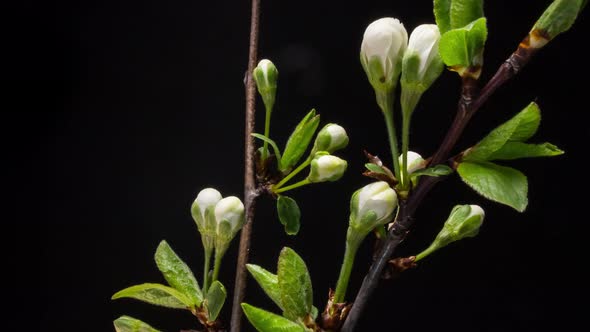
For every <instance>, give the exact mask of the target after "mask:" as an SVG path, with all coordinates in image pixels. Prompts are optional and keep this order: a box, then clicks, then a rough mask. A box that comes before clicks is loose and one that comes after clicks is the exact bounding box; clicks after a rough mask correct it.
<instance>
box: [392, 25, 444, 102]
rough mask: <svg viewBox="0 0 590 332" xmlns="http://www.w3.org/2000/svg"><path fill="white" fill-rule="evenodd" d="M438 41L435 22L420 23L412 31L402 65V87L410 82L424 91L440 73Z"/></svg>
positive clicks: (441, 68)
mask: <svg viewBox="0 0 590 332" xmlns="http://www.w3.org/2000/svg"><path fill="white" fill-rule="evenodd" d="M439 41H440V32H439V30H438V27H437V26H436V24H422V25H419V26H418V27H416V28H415V29H414V31H412V34H411V35H410V41H409V42H408V49H407V50H406V53H405V54H404V60H403V65H402V88H403V87H404V84H412V85H415V86H416V88H418V89H420V92H424V91H425V90H426V89H428V87H430V85H431V84H432V83H433V82H434V81H435V80H436V79H437V78H438V76H439V75H440V74H441V73H442V70H443V62H442V59H441V58H440V55H439V53H438V43H439Z"/></svg>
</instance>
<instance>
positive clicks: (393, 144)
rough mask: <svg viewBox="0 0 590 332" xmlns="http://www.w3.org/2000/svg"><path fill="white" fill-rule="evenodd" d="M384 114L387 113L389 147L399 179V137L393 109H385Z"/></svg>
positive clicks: (394, 172)
mask: <svg viewBox="0 0 590 332" xmlns="http://www.w3.org/2000/svg"><path fill="white" fill-rule="evenodd" d="M383 115H385V125H386V126H387V135H388V136H389V147H390V148H391V157H392V158H393V174H394V175H395V178H396V179H398V180H399V179H400V168H399V151H398V149H397V137H396V134H395V125H394V122H393V110H391V109H390V110H383Z"/></svg>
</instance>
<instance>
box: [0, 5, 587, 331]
mask: <svg viewBox="0 0 590 332" xmlns="http://www.w3.org/2000/svg"><path fill="white" fill-rule="evenodd" d="M548 2H549V1H535V2H532V1H519V2H517V1H488V2H487V3H486V8H485V11H486V16H487V17H488V28H489V38H488V43H487V47H486V56H485V67H484V72H483V75H482V80H484V81H485V80H487V79H489V78H490V77H491V75H492V74H493V72H494V71H495V68H497V67H498V66H499V65H500V64H501V63H502V61H503V60H504V59H505V58H506V57H507V56H508V55H509V54H510V53H511V52H512V51H513V50H514V49H515V47H516V45H517V44H518V42H519V41H520V40H521V39H522V37H523V36H525V35H526V33H527V32H528V30H529V29H530V27H531V26H532V24H533V23H534V21H535V20H536V18H537V17H538V15H539V14H540V13H541V12H542V10H543V8H544V6H546V4H547V3H548ZM249 10H250V7H249V3H248V1H240V2H237V1H208V2H201V1H194V0H193V1H169V2H166V1H124V2H118V1H109V0H105V1H84V2H60V3H59V4H55V3H50V2H44V3H36V2H31V1H28V2H27V1H24V2H21V3H20V5H19V6H18V8H17V7H14V8H11V10H10V11H7V13H6V14H7V16H9V20H8V21H7V22H8V24H7V26H6V29H4V30H5V34H6V38H4V43H5V46H6V49H5V53H6V54H8V55H9V57H10V60H9V61H7V62H6V63H5V71H4V72H5V74H4V75H3V80H4V81H5V83H8V84H7V86H8V88H7V89H5V93H6V96H7V98H6V100H7V101H13V102H14V103H11V104H12V106H10V107H7V108H6V109H5V111H6V112H5V117H4V121H3V124H4V126H3V127H4V130H3V135H4V136H5V137H4V140H3V141H4V143H5V145H6V148H5V149H4V150H5V156H6V157H5V158H6V159H5V165H7V166H8V171H7V172H6V173H5V175H6V176H7V179H6V182H5V183H6V187H5V188H6V189H7V191H8V192H9V193H10V195H9V196H10V197H11V198H12V199H13V200H14V201H13V203H11V204H9V206H8V207H7V211H8V212H9V214H8V215H9V218H8V219H7V220H6V224H7V228H6V231H5V233H4V234H5V238H6V241H7V242H10V241H11V240H15V242H16V247H12V248H11V249H10V250H5V257H6V264H9V265H8V266H9V268H8V269H7V270H6V271H7V273H6V275H5V276H6V277H8V278H9V284H8V285H9V286H8V288H9V290H10V291H15V293H16V294H18V295H16V296H14V297H13V298H14V299H15V307H17V308H18V309H17V311H18V312H22V313H23V315H24V319H19V320H16V316H15V317H12V318H9V320H13V319H14V321H15V322H17V326H19V327H25V329H27V330H35V329H36V330H41V331H112V330H113V329H112V323H111V322H112V320H113V319H115V318H116V317H118V316H120V315H122V314H128V315H132V316H135V317H138V318H141V319H143V320H145V321H147V322H149V323H151V324H152V325H154V326H155V327H158V328H160V329H163V330H165V331H177V330H179V329H180V328H196V327H197V325H196V320H195V319H193V318H192V316H191V315H190V314H188V313H186V312H178V311H173V310H169V309H165V308H155V307H151V306H149V305H147V304H144V303H139V302H134V301H132V300H117V301H111V300H110V296H111V295H112V294H113V293H114V292H116V291H117V290H119V289H121V288H124V287H127V286H129V285H132V284H135V283H142V282H148V281H150V282H163V279H162V277H161V276H160V274H159V272H158V271H157V268H156V267H155V265H154V263H153V252H154V250H155V248H156V246H157V244H158V243H159V241H160V240H162V239H166V240H167V241H168V242H169V243H170V244H171V245H172V247H173V248H174V249H175V250H176V251H177V253H178V254H179V255H180V256H181V257H183V258H184V259H185V260H186V261H187V263H188V264H190V265H191V266H192V267H193V268H194V270H195V273H196V275H197V276H198V277H199V278H200V274H201V264H202V249H201V245H200V242H199V236H198V233H197V231H196V227H195V225H194V223H193V221H192V219H191V217H190V214H189V207H190V204H191V202H192V200H193V199H194V198H195V197H196V194H197V193H198V192H199V190H201V189H202V188H205V187H209V186H213V187H215V188H217V189H219V190H220V191H221V192H222V194H223V195H224V196H227V195H237V196H240V197H241V196H242V183H243V159H244V156H243V132H244V129H243V127H244V126H243V110H244V89H243V83H242V80H243V76H244V71H245V70H246V65H247V45H248V37H249V15H250V11H249ZM261 10H262V21H261V34H260V49H259V50H260V51H259V54H260V57H261V58H270V59H272V60H273V61H274V62H275V64H276V65H277V67H278V69H279V71H280V81H279V90H278V99H277V107H276V109H275V112H274V114H273V115H274V117H273V126H272V131H271V135H272V136H273V138H275V140H277V141H278V142H279V144H280V145H283V144H284V142H285V141H286V138H287V136H288V133H289V130H290V129H292V128H293V127H294V126H295V124H296V123H297V121H298V119H300V118H301V117H302V116H303V115H304V114H305V113H306V112H307V111H309V110H310V109H311V108H316V109H317V110H318V112H319V113H320V114H321V116H322V123H328V122H337V123H339V124H341V125H343V126H344V127H345V128H346V129H347V130H348V133H349V136H350V139H351V143H350V145H349V146H348V147H347V148H346V149H345V150H344V151H341V152H339V155H340V156H341V157H343V158H345V159H347V160H348V161H349V170H348V172H347V173H346V175H345V177H344V178H343V180H341V181H340V182H337V183H327V184H320V185H314V186H309V187H305V188H301V189H297V190H295V191H293V192H292V193H291V194H290V195H291V196H292V197H294V198H296V199H297V200H298V201H299V203H300V206H301V208H302V211H303V224H302V229H301V232H300V234H299V235H298V236H296V237H289V236H286V235H284V233H283V231H282V227H281V226H280V224H279V223H278V221H277V218H276V216H275V213H274V210H273V201H272V200H270V199H269V198H267V197H265V198H262V199H261V200H260V201H259V204H258V210H257V217H256V220H255V225H254V235H253V247H252V251H251V262H254V263H256V264H259V265H262V266H264V267H266V268H268V269H270V270H272V271H274V270H275V268H276V259H277V256H278V253H279V251H280V249H281V248H282V247H283V246H289V247H292V248H294V249H295V250H296V251H297V252H298V253H299V254H300V255H301V256H302V257H303V258H304V259H305V260H306V261H307V264H308V267H309V270H310V273H311V276H312V279H313V282H314V290H315V292H314V303H315V305H316V306H318V307H320V308H323V306H324V305H325V301H326V296H327V291H328V288H329V287H334V284H335V282H336V278H337V275H338V271H339V265H340V263H341V259H342V254H343V246H344V237H345V232H346V226H347V222H348V212H349V208H348V202H349V198H350V194H351V193H352V192H353V191H354V190H355V189H357V188H359V187H360V186H362V185H364V184H366V183H368V182H369V180H368V179H366V178H364V177H363V176H361V175H360V173H361V172H362V169H363V167H362V165H363V163H364V158H363V154H362V151H363V149H368V150H369V151H371V152H373V153H375V154H379V155H381V156H383V158H384V159H385V160H386V161H388V162H389V158H387V156H388V147H387V144H386V131H385V126H384V124H383V122H382V117H381V114H380V112H379V111H378V109H377V107H376V105H375V103H374V96H373V91H372V88H371V87H370V85H369V84H368V82H367V80H366V78H365V76H364V73H363V71H362V68H361V66H360V64H359V61H358V50H359V46H360V42H361V38H362V33H363V31H364V29H365V27H366V26H367V24H369V23H370V22H371V21H373V20H375V19H377V18H380V17H384V16H394V17H398V18H400V19H401V20H402V21H403V23H404V24H405V26H406V28H407V30H408V34H409V32H411V30H412V29H413V28H414V27H415V26H417V25H418V24H422V23H431V22H433V15H432V10H431V1H426V0H421V1H412V2H410V1H405V2H394V1H364V2H350V3H347V2H341V1H303V0H302V1H296V2H295V1H288V2H285V1H263V4H262V8H261ZM587 14H588V13H587V11H586V12H585V13H583V14H582V15H581V17H580V18H579V20H578V23H577V24H576V25H575V26H574V27H573V29H572V30H571V31H570V32H568V33H567V34H564V35H562V36H559V37H558V38H557V39H556V40H555V41H554V42H552V43H551V44H549V45H548V46H547V47H546V49H545V50H543V51H542V52H541V53H540V54H538V56H536V57H535V58H534V59H533V60H532V61H531V63H530V64H529V65H528V66H527V67H526V68H525V69H524V71H523V72H522V74H520V75H519V76H518V77H517V78H516V79H514V80H513V81H510V82H509V83H507V84H506V85H505V86H504V87H502V88H501V89H500V90H499V91H498V93H497V94H496V95H495V96H494V97H493V98H492V99H491V100H490V101H489V102H488V103H487V104H486V105H485V106H484V107H483V108H482V109H481V111H480V112H479V113H478V114H477V115H476V116H475V117H474V119H473V121H472V123H471V125H470V127H468V128H467V130H466V132H465V136H464V137H463V138H462V139H461V140H460V143H459V146H458V148H457V150H456V152H458V151H460V149H464V148H467V147H469V146H470V145H471V144H473V143H475V142H476V141H477V140H478V139H479V138H481V137H482V136H483V135H484V134H485V133H486V132H487V131H489V130H490V129H492V128H493V127H495V126H496V125H498V124H500V123H501V122H503V121H505V120H506V119H507V118H509V117H510V116H511V115H512V114H514V113H515V112H517V111H519V110H520V109H522V108H523V107H524V106H525V105H527V104H528V103H529V102H530V101H532V100H536V101H537V102H538V103H539V105H540V106H541V108H542V112H543V113H542V114H543V121H542V123H541V128H540V130H539V132H538V134H537V136H535V137H534V138H533V140H534V141H537V142H543V141H550V142H552V143H555V144H557V145H558V146H559V147H561V148H562V149H564V150H565V151H566V154H565V155H563V156H560V157H556V158H552V159H541V160H522V161H517V162H510V163H508V164H509V165H510V166H514V167H516V168H518V169H520V170H522V171H523V172H524V173H525V174H527V175H528V177H529V191H530V195H529V196H530V197H529V198H530V203H529V207H528V209H527V211H526V212H525V213H523V214H520V213H518V212H516V211H514V210H511V209H510V208H508V207H505V206H502V205H498V204H495V203H492V202H489V201H486V200H484V199H482V198H480V197H479V196H477V195H476V194H474V193H473V192H472V191H471V190H470V189H469V188H467V187H466V186H464V185H463V184H462V183H461V182H460V180H459V179H458V178H456V177H452V178H449V179H447V180H445V181H444V182H443V183H441V184H439V185H438V186H437V187H436V188H435V190H433V191H432V193H431V195H429V197H428V199H427V200H425V202H424V205H423V208H422V209H420V211H419V212H418V214H417V215H416V218H417V219H418V221H417V223H416V226H415V228H414V230H413V231H412V233H410V235H409V236H408V238H407V240H406V242H404V244H403V246H402V247H400V250H399V252H398V254H399V255H411V254H415V253H417V252H418V251H420V250H422V249H423V248H425V247H426V246H427V245H428V244H429V243H430V241H431V240H432V238H433V237H434V236H435V234H436V233H437V232H438V229H439V228H440V226H441V224H442V222H443V221H444V220H445V218H446V216H447V215H448V211H449V210H450V209H451V207H452V206H454V205H455V204H459V203H474V204H480V205H482V206H483V207H484V208H485V209H486V212H487V216H486V217H487V218H486V222H485V224H484V226H483V228H482V230H481V233H480V235H479V236H478V237H477V238H475V239H469V240H465V241H461V242H459V243H456V244H453V245H452V246H450V247H448V248H447V249H445V250H442V251H440V252H437V253H436V254H435V255H433V256H431V258H429V259H427V260H425V261H424V263H423V264H421V265H420V266H419V267H418V268H417V269H415V270H411V271H408V272H407V273H405V274H404V275H402V276H401V277H400V278H399V279H397V280H396V281H394V282H389V283H387V282H386V283H383V284H382V285H380V287H379V289H378V291H377V293H376V294H375V296H374V298H373V299H372V300H371V302H370V303H369V307H368V308H367V311H366V315H365V316H364V318H363V320H362V321H361V323H360V327H359V331H367V330H377V331H394V330H395V331H408V330H415V331H424V330H427V329H428V330H430V329H432V328H436V329H437V330H440V331H538V330H545V329H553V328H566V329H567V328H571V327H573V326H577V325H576V324H578V323H579V322H580V321H582V320H583V319H582V318H583V317H581V316H582V315H583V314H585V311H586V310H584V309H585V308H587V306H586V304H585V303H586V302H585V301H586V299H587V295H588V294H587V288H588V286H587V285H586V284H585V282H586V280H587V278H586V277H585V276H584V274H583V272H582V270H583V269H584V268H585V265H586V262H587V256H586V252H587V249H586V238H587V235H586V233H585V232H584V226H585V223H587V218H586V217H585V215H586V213H585V209H586V204H587V203H586V200H587V194H586V188H585V187H586V184H587V181H586V175H585V173H586V170H585V166H584V165H585V163H584V157H585V155H586V144H587V141H588V138H589V135H588V130H587V119H588V116H587V114H586V112H587V111H588V107H587V106H586V105H587V104H586V94H587V83H586V79H587V77H588V76H589V74H590V73H589V71H588V66H587V56H588V53H587V52H586V51H584V48H583V47H584V46H583V44H585V42H586V41H587V39H588V36H587V32H588V20H589V19H590V18H589V17H588V15H587ZM458 89H459V81H458V79H457V77H456V75H454V74H453V73H449V72H445V73H444V74H443V75H442V76H441V78H440V79H439V80H438V81H437V82H436V83H435V84H434V85H433V87H432V88H431V90H430V91H428V92H427V93H426V94H425V96H424V98H423V101H422V102H421V104H420V105H419V107H418V109H417V111H416V113H415V116H414V121H413V124H412V143H411V145H412V149H413V150H415V151H418V152H420V153H421V154H422V155H424V156H428V155H430V154H432V153H433V152H434V151H435V150H436V148H437V144H438V142H439V141H440V139H441V138H442V137H443V136H444V134H445V131H446V129H447V128H448V125H449V123H450V121H451V120H452V117H453V115H454V112H455V107H456V102H457V96H458V95H457V92H458ZM259 105H260V103H259ZM262 113H263V112H259V114H258V117H257V120H258V126H257V129H256V130H257V131H259V132H260V131H262V128H261V126H260V124H262V122H263V117H262ZM8 202H12V200H9V201H8ZM10 212H12V213H10ZM11 214H12V215H11ZM12 234H15V235H12ZM371 242H372V241H366V243H365V244H364V246H363V247H361V249H360V251H359V254H358V259H357V261H356V265H355V269H354V274H353V277H352V278H351V283H350V288H349V296H348V298H349V299H351V300H352V298H353V296H354V294H355V293H356V291H357V290H358V287H359V286H360V283H361V280H362V275H363V274H364V272H365V271H366V270H367V269H368V266H369V264H370V253H371ZM236 249H237V240H236V241H234V243H233V244H232V246H231V248H230V250H229V253H228V255H227V256H226V259H225V261H224V265H223V269H222V272H221V280H222V281H223V282H224V284H225V285H226V286H227V288H228V290H230V296H231V291H232V290H233V278H234V274H233V269H234V264H235V256H236ZM29 291H31V292H30V295H29ZM248 291H249V292H248V294H247V298H246V299H247V301H248V302H249V303H251V304H254V305H256V306H260V307H264V308H267V309H270V310H273V311H275V312H276V311H277V310H276V308H275V307H274V305H273V304H272V303H271V302H270V301H269V300H268V299H266V297H265V296H264V294H262V292H261V290H260V288H259V287H258V286H257V285H256V284H254V283H252V282H249V284H248ZM25 294H27V295H25ZM229 302H231V300H230V301H228V304H229ZM229 308H230V306H229V305H227V306H226V308H225V309H224V312H223V314H222V317H223V318H224V319H225V321H227V320H228V318H229ZM244 326H246V327H245V328H244V330H245V331H248V330H251V328H250V327H249V325H248V324H247V323H245V324H244Z"/></svg>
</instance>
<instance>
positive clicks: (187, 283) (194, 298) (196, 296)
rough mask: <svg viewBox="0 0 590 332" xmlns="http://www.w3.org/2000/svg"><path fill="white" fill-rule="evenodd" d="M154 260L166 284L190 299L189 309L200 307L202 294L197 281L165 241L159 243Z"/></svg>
mask: <svg viewBox="0 0 590 332" xmlns="http://www.w3.org/2000/svg"><path fill="white" fill-rule="evenodd" d="M154 259H155V261H156V265H158V269H159V270H160V272H162V274H163V275H164V278H165V279H166V281H168V284H170V286H172V287H174V288H175V289H176V290H177V291H179V292H181V293H183V294H184V295H186V296H187V297H188V298H189V299H191V302H192V303H191V307H193V306H194V307H198V306H200V305H201V302H203V293H202V292H201V288H200V287H199V283H198V282H197V279H196V278H195V276H194V275H193V272H192V271H191V269H190V268H189V267H188V265H186V263H185V262H183V261H182V259H180V257H178V255H176V253H175V252H174V250H172V248H171V247H170V245H168V243H167V242H166V241H164V240H163V241H162V242H160V245H158V249H156V254H155V255H154Z"/></svg>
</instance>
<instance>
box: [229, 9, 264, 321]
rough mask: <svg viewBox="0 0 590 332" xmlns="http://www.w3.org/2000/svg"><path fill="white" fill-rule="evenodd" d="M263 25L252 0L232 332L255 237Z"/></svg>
mask: <svg viewBox="0 0 590 332" xmlns="http://www.w3.org/2000/svg"><path fill="white" fill-rule="evenodd" d="M259 23H260V0H252V13H251V17H250V46H249V51H248V71H247V72H246V76H245V85H246V123H245V127H246V128H245V133H244V135H245V136H244V142H245V143H244V144H245V163H244V166H245V168H244V207H245V210H246V222H245V224H244V227H243V228H242V232H241V235H240V247H239V252H238V262H237V264H236V279H235V285H234V298H233V303H232V314H231V320H230V327H231V332H240V331H241V325H242V307H241V303H242V301H243V300H244V296H245V294H246V277H247V272H246V263H247V262H248V256H249V251H250V239H251V235H252V223H253V220H254V208H255V203H256V197H257V192H256V179H255V175H254V139H253V137H252V135H251V134H252V133H253V132H254V115H255V112H256V85H255V83H254V79H253V78H252V71H253V70H254V68H255V67H256V61H257V60H258V31H259Z"/></svg>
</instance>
